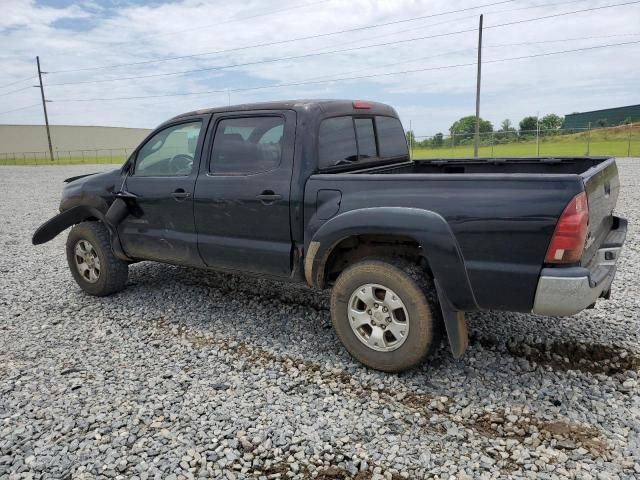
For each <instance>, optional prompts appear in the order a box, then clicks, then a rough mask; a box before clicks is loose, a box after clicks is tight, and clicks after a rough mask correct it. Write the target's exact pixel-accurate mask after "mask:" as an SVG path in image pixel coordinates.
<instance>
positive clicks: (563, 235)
mask: <svg viewBox="0 0 640 480" xmlns="http://www.w3.org/2000/svg"><path fill="white" fill-rule="evenodd" d="M588 224H589V204H588V203H587V195H586V194H585V193H584V192H581V193H579V194H577V195H576V196H575V197H573V198H572V199H571V201H570V202H569V204H568V205H567V206H566V207H565V209H564V211H563V212H562V215H560V219H559V220H558V224H557V225H556V229H555V231H554V232H553V237H551V243H550V244H549V248H548V249H547V255H546V257H545V258H544V261H545V262H546V263H576V262H578V261H580V257H582V251H583V250H584V241H585V239H586V237H587V226H588Z"/></svg>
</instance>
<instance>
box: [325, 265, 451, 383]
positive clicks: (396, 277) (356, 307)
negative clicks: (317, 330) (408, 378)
mask: <svg viewBox="0 0 640 480" xmlns="http://www.w3.org/2000/svg"><path fill="white" fill-rule="evenodd" d="M331 320H332V322H333V327H334V329H335V330H336V333H337V334H338V337H339V338H340V341H341V342H342V343H343V345H344V346H345V348H346V349H347V351H348V352H349V353H350V354H351V355H352V356H353V357H354V358H355V359H356V360H358V361H360V362H362V363H363V364H365V365H367V366H368V367H371V368H374V369H376V370H382V371H386V372H400V371H403V370H407V369H409V368H411V367H414V366H416V365H417V364H419V363H420V362H421V361H422V360H423V359H424V358H425V357H426V356H427V355H429V354H430V353H431V352H432V351H433V350H435V348H436V347H437V346H438V345H439V343H440V338H441V337H440V335H441V334H440V331H441V322H442V320H441V316H440V311H439V307H438V305H437V303H436V301H435V290H434V288H433V285H432V284H431V282H430V281H429V279H428V277H427V276H426V275H425V274H424V273H423V272H422V271H421V270H420V269H419V268H418V267H416V266H414V265H411V264H409V263H406V262H404V261H401V260H398V261H394V260H388V261H387V260H365V261H362V262H358V263H356V264H354V265H352V266H351V267H349V268H347V269H346V270H345V271H344V272H342V273H341V274H340V276H339V277H338V280H337V281H336V283H335V285H334V287H333V290H332V293H331Z"/></svg>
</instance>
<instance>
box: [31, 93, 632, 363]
mask: <svg viewBox="0 0 640 480" xmlns="http://www.w3.org/2000/svg"><path fill="white" fill-rule="evenodd" d="M66 183H67V184H66V186H65V189H64V193H63V198H62V202H61V205H60V212H61V213H60V214H59V215H57V216H56V217H54V218H52V219H51V220H49V221H48V222H47V223H45V224H44V225H42V226H41V227H40V228H39V229H38V231H37V232H36V233H35V234H34V237H33V243H34V244H40V243H43V242H46V241H49V240H50V239H52V238H53V237H55V236H56V235H57V234H58V233H60V232H61V231H62V230H64V229H66V228H67V227H69V226H72V225H75V226H74V227H73V228H72V230H71V231H70V233H69V236H68V239H67V244H66V252H67V260H68V263H69V268H70V269H71V273H72V274H73V277H74V278H75V280H76V281H77V283H78V284H79V285H80V287H81V288H82V289H83V290H85V291H86V292H88V293H89V294H92V295H108V294H111V293H114V292H116V291H118V290H120V289H122V288H123V287H124V286H125V283H126V281H127V271H128V266H129V264H131V263H133V262H135V261H139V260H154V261H159V262H166V263H172V264H178V265H188V266H192V267H200V268H209V269H216V270H225V271H231V272H245V273H252V274H257V275H265V276H271V277H275V278H278V279H286V280H290V281H295V282H306V283H307V284H308V285H309V286H311V287H315V288H320V289H323V288H331V289H332V293H331V317H332V321H333V326H334V328H335V330H336V332H337V334H338V337H339V338H340V340H341V341H342V342H343V344H344V345H345V347H346V349H347V350H348V351H349V352H350V353H351V354H352V355H353V356H354V357H355V358H356V359H358V360H360V361H361V362H363V363H364V364H366V365H368V366H370V367H373V368H376V369H380V370H385V371H400V370H404V369H407V368H410V367H412V366H414V365H416V364H417V363H418V362H420V361H421V360H422V359H423V358H425V357H426V356H427V355H428V354H429V352H431V351H432V350H433V349H434V348H435V347H436V346H437V345H438V343H439V341H440V335H441V334H446V335H447V336H448V340H449V343H450V346H451V348H452V351H453V354H454V356H456V357H458V356H460V355H462V353H463V352H464V350H465V349H466V346H467V329H466V323H465V315H464V313H465V312H470V311H476V310H488V309H494V310H509V311H517V312H533V313H537V314H543V315H572V314H574V313H577V312H579V311H581V310H583V309H585V308H588V307H590V306H592V305H593V304H594V303H595V301H596V300H597V299H598V298H600V297H605V298H607V297H608V296H609V294H610V290H611V283H612V281H613V277H614V274H615V269H616V266H615V265H616V261H617V258H618V255H619V253H620V250H621V248H622V244H623V242H624V239H625V236H626V230H627V222H626V221H625V220H624V219H622V218H619V217H617V216H615V215H614V214H613V211H614V207H615V205H616V200H617V197H618V192H619V188H620V186H619V180H618V170H617V167H616V164H615V161H614V160H613V159H611V158H594V157H589V158H585V157H583V158H573V157H572V158H557V157H554V158H546V157H545V158H480V159H477V158H475V159H471V158H467V159H446V160H445V159H440V160H413V161H412V160H411V159H410V158H409V152H408V149H407V143H406V140H405V134H404V131H403V129H402V125H401V123H400V121H399V120H398V116H397V114H396V112H395V110H394V109H393V108H391V107H389V106H387V105H383V104H380V103H374V102H363V101H354V102H352V101H344V100H309V101H306V100H299V101H288V102H273V103H260V104H251V105H241V106H234V107H225V108H215V109H209V110H201V111H196V112H191V113H186V114H183V115H179V116H177V117H175V118H173V119H171V120H169V121H168V122H166V123H164V124H162V125H161V126H160V127H158V128H157V129H156V130H155V131H154V132H152V133H151V134H150V135H149V136H148V137H147V138H146V139H145V140H144V141H143V142H142V143H141V145H140V146H139V147H138V148H137V149H136V151H135V152H134V153H133V154H132V155H131V157H130V158H129V159H128V160H127V161H126V163H125V164H124V165H123V166H122V167H121V168H119V169H117V170H114V171H112V172H108V173H101V174H94V175H85V176H82V177H75V178H70V179H67V180H66Z"/></svg>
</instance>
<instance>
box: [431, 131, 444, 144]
mask: <svg viewBox="0 0 640 480" xmlns="http://www.w3.org/2000/svg"><path fill="white" fill-rule="evenodd" d="M443 137H444V136H443V135H442V133H441V132H438V133H436V134H435V135H434V136H433V140H432V143H433V146H434V147H441V146H442V144H443V143H444V139H443Z"/></svg>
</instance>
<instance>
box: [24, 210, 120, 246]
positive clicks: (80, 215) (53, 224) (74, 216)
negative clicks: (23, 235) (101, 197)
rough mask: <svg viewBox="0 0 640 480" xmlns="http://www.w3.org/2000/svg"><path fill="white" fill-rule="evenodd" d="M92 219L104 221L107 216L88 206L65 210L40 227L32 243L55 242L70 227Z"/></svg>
mask: <svg viewBox="0 0 640 480" xmlns="http://www.w3.org/2000/svg"><path fill="white" fill-rule="evenodd" d="M92 217H94V218H97V219H98V220H102V221H104V218H105V215H104V214H103V213H102V212H101V211H100V210H98V209H97V208H94V207H89V206H86V205H78V206H77V207H72V208H70V209H69V210H65V211H64V212H62V213H60V214H58V215H56V216H55V217H53V218H52V219H50V220H47V221H46V222H45V223H43V224H42V225H40V227H39V228H38V229H37V230H36V232H35V233H34V234H33V238H32V239H31V242H32V243H33V244H34V245H40V244H43V243H46V242H48V241H50V240H53V239H54V238H55V237H56V236H57V235H58V234H59V233H60V232H62V231H63V230H65V229H67V228H69V227H70V226H72V225H75V224H77V223H80V222H82V221H83V220H86V219H87V218H92ZM105 224H106V222H105ZM107 227H109V225H107ZM109 230H111V228H109Z"/></svg>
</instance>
